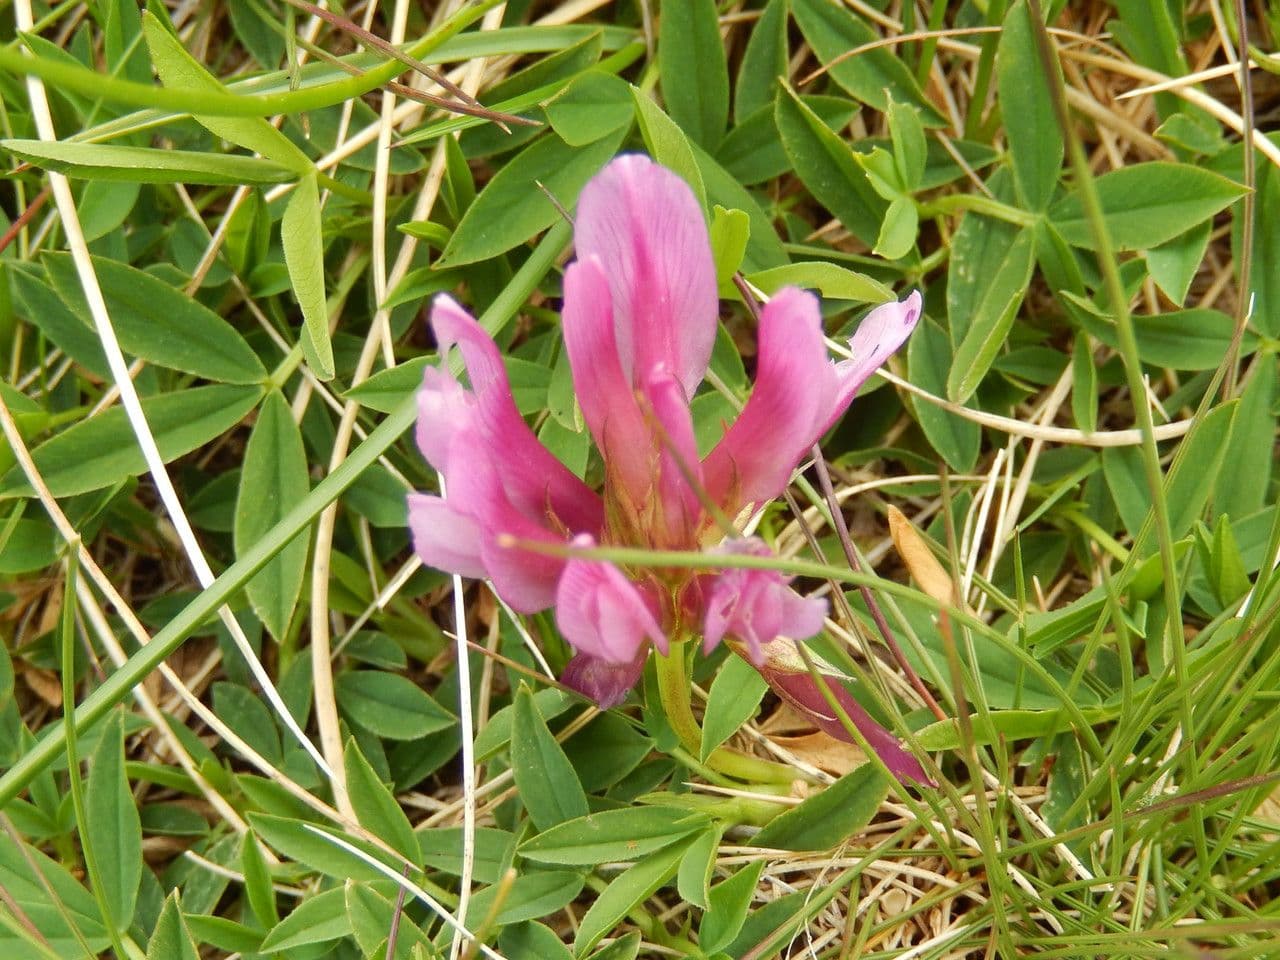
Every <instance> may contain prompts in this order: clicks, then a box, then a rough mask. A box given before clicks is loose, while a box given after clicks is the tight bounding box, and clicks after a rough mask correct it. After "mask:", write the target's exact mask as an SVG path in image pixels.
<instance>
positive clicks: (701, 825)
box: [519, 807, 709, 867]
mask: <svg viewBox="0 0 1280 960" xmlns="http://www.w3.org/2000/svg"><path fill="white" fill-rule="evenodd" d="M708 823H709V821H708V820H707V818H706V817H705V816H702V815H701V814H696V813H693V814H691V813H689V811H687V810H682V809H681V808H679V807H636V808H633V809H623V810H606V811H604V812H603V813H593V814H591V815H589V816H586V817H581V818H579V819H577V820H570V821H569V822H567V823H561V824H559V825H557V826H554V827H552V828H551V829H550V830H547V831H545V832H543V833H540V834H538V835H537V836H536V837H532V838H530V839H529V840H526V841H525V842H524V843H522V844H520V848H519V853H520V856H522V857H524V858H525V859H527V860H536V861H538V862H539V863H558V864H563V865H565V866H571V867H576V866H594V865H595V864H600V863H608V862H610V861H613V860H634V859H635V858H636V857H643V856H645V855H646V854H649V853H652V852H653V851H654V850H661V849H662V848H663V847H665V846H667V845H669V844H672V843H675V842H676V841H677V840H679V839H681V838H682V837H684V836H687V835H688V834H690V833H695V832H697V831H699V830H703V829H706V827H707V826H708Z"/></svg>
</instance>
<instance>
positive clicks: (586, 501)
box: [418, 295, 604, 534]
mask: <svg viewBox="0 0 1280 960" xmlns="http://www.w3.org/2000/svg"><path fill="white" fill-rule="evenodd" d="M431 326H432V329H433V330H434V331H435V335H436V340H437V341H438V343H439V345H440V351H441V353H442V354H444V353H446V352H447V350H448V348H449V347H451V346H453V345H454V344H456V345H457V346H458V348H459V349H460V350H461V351H462V357H463V361H464V363H465V365H466V369H467V374H468V375H469V376H470V378H471V391H470V392H469V393H468V392H466V391H464V390H463V389H462V387H461V386H460V385H459V384H457V382H456V381H455V380H454V379H453V377H452V374H450V373H448V372H447V368H445V367H442V368H440V369H437V370H428V371H427V372H426V373H425V374H424V376H423V390H422V392H421V393H420V394H419V400H418V403H419V425H418V443H419V445H420V447H421V448H422V452H423V455H424V456H426V457H427V459H428V460H430V461H431V462H432V463H433V464H434V465H435V466H436V467H437V468H438V469H441V470H443V471H444V472H445V480H446V481H447V482H449V483H450V484H451V485H455V486H456V485H459V484H462V483H466V482H468V480H467V478H466V477H465V476H458V477H454V476H452V475H451V474H452V469H445V468H446V467H448V468H452V466H453V465H452V463H450V462H449V461H450V455H449V453H448V451H450V450H451V449H452V446H451V444H452V441H453V438H454V437H455V436H457V435H459V434H462V433H467V434H474V435H475V436H477V437H478V438H479V439H480V440H481V442H482V443H483V444H484V445H485V446H486V447H487V448H488V449H489V451H490V453H491V456H492V459H493V462H494V463H495V465H496V466H497V468H498V469H499V470H500V471H501V476H502V485H503V488H504V490H505V492H506V496H507V498H508V499H509V500H510V501H511V503H512V504H513V505H514V506H515V507H516V508H517V509H518V510H520V511H521V512H522V513H523V514H524V515H525V516H528V517H538V518H546V517H547V514H548V511H550V512H551V513H553V514H554V515H555V517H556V519H558V520H559V522H560V523H562V524H563V525H564V526H566V527H568V528H569V530H571V531H573V532H575V533H577V532H588V533H593V534H594V533H598V532H599V530H600V529H601V527H602V526H603V523H604V508H603V505H602V504H601V501H600V498H599V496H597V495H596V494H595V493H594V492H593V491H592V490H591V489H590V488H589V487H587V485H586V484H584V483H583V482H582V481H581V480H579V479H578V478H577V477H575V476H574V475H573V474H572V473H571V472H569V469H568V468H567V467H565V465H564V464H562V463H561V462H560V461H559V460H557V459H556V458H555V456H553V455H552V453H551V451H549V450H548V449H547V448H546V447H544V446H543V445H542V444H541V443H539V442H538V438H537V437H535V436H534V435H533V431H532V430H530V429H529V426H528V424H526V423H525V422H524V419H523V418H522V417H521V416H520V411H519V410H517V409H516V404H515V399H514V397H513V396H512V394H511V384H510V382H509V381H508V379H507V371H506V367H505V366H503V363H502V354H501V353H499V351H498V346H497V344H495V343H494V342H493V338H492V337H490V336H489V334H488V333H486V332H485V330H484V328H483V327H481V326H480V324H478V323H476V321H475V320H473V319H472V318H471V316H470V315H469V314H468V313H467V312H466V311H465V310H463V309H462V308H461V307H460V306H458V304H457V303H455V302H454V301H453V299H452V298H450V297H448V296H444V295H441V296H439V297H436V299H435V302H434V303H433V305H432V308H431ZM441 420H443V422H440V421H441ZM424 421H425V422H424ZM437 461H438V462H437Z"/></svg>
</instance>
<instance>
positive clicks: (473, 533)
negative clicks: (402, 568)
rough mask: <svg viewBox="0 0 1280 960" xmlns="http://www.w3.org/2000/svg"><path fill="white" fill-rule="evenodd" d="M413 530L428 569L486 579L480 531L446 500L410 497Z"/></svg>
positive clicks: (414, 495)
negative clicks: (432, 568) (481, 553)
mask: <svg viewBox="0 0 1280 960" xmlns="http://www.w3.org/2000/svg"><path fill="white" fill-rule="evenodd" d="M409 529H410V530H411V531H412V532H413V549H414V551H415V552H416V553H417V554H418V556H419V557H421V558H422V562H423V563H425V564H426V565H427V566H429V567H436V568H437V569H439V570H447V571H448V572H449V573H456V574H458V575H460V576H463V577H475V578H477V579H478V578H482V577H484V576H485V569H484V565H483V564H482V562H481V560H480V530H479V528H478V527H477V526H476V524H475V522H474V521H473V520H472V519H471V518H470V517H466V516H463V515H462V514H460V513H458V512H457V511H456V510H454V509H453V507H452V506H451V505H450V504H448V503H446V502H445V501H444V500H442V499H440V498H439V497H432V496H427V495H425V494H421V493H411V494H409Z"/></svg>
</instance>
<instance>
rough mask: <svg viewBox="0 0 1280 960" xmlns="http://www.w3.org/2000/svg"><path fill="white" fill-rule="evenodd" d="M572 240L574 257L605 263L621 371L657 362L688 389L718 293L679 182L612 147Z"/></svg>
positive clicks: (709, 338)
mask: <svg viewBox="0 0 1280 960" xmlns="http://www.w3.org/2000/svg"><path fill="white" fill-rule="evenodd" d="M574 243H575V245H576V247H577V251H578V256H579V257H580V258H583V259H585V258H587V257H591V256H596V257H599V258H600V262H601V264H602V266H603V267H604V272H605V276H606V277H607V279H608V283H609V289H610V292H611V298H612V302H613V318H614V324H615V326H616V330H617V342H618V355H619V358H620V360H621V364H622V369H623V371H624V372H625V373H626V375H627V381H628V382H629V383H632V384H636V383H638V382H640V381H641V380H642V378H643V377H644V376H646V375H647V374H648V373H649V372H650V371H651V370H653V369H654V367H656V366H658V365H663V366H665V367H666V368H667V369H668V370H670V371H671V372H672V373H673V374H674V375H675V377H676V379H677V380H678V381H679V382H680V385H681V386H683V387H684V390H685V393H686V394H687V395H689V396H692V395H693V392H694V390H696V389H697V387H698V384H699V383H700V382H701V381H702V377H703V374H705V373H706V369H707V362H708V360H709V359H710V357H711V346H712V344H713V343H714V341H715V336H716V320H717V316H718V312H719V299H718V297H717V294H716V276H715V264H714V262H713V261H712V258H711V242H710V240H709V238H708V236H707V225H706V221H705V220H704V219H703V216H702V209H701V208H700V207H699V205H698V201H697V199H696V198H695V197H694V195H693V191H692V190H690V189H689V186H688V184H686V183H685V182H684V181H683V180H681V179H680V177H678V176H677V175H676V174H674V173H672V172H671V171H670V170H668V169H666V168H665V167H661V166H659V165H658V164H656V163H654V162H653V161H652V160H650V159H649V158H648V157H644V156H640V155H638V154H629V155H626V156H621V157H618V158H617V159H615V160H613V161H612V162H611V163H609V165H608V166H606V167H605V168H604V169H603V170H602V171H601V172H600V173H599V174H597V175H596V176H595V177H593V178H592V179H591V182H590V183H588V184H587V185H586V187H584V188H583V190H582V193H581V195H580V196H579V198H578V210H577V215H576V219H575V228H574Z"/></svg>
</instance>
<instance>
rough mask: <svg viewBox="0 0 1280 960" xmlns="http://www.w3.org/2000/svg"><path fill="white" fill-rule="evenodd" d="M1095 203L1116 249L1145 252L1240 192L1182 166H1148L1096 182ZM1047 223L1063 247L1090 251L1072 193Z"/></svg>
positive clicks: (1089, 236) (1236, 186)
mask: <svg viewBox="0 0 1280 960" xmlns="http://www.w3.org/2000/svg"><path fill="white" fill-rule="evenodd" d="M1097 190H1098V200H1099V202H1100V203H1101V204H1102V212H1103V217H1104V220H1105V222H1106V227H1107V232H1108V233H1109V234H1110V236H1111V242H1112V244H1113V245H1114V246H1115V248H1116V249H1117V250H1149V249H1151V248H1152V247H1158V246H1160V245H1161V244H1162V243H1166V242H1168V241H1169V240H1172V239H1173V238H1174V237H1176V236H1179V235H1180V234H1183V233H1186V232H1187V231H1188V230H1190V229H1191V228H1193V227H1195V226H1198V225H1199V224H1201V223H1203V222H1204V221H1206V220H1208V219H1209V218H1210V217H1212V216H1213V215H1214V214H1216V213H1218V212H1219V211H1221V210H1225V209H1226V208H1227V207H1229V206H1230V205H1231V204H1232V203H1233V202H1234V201H1235V200H1237V199H1239V198H1240V196H1242V195H1243V193H1244V188H1243V187H1242V186H1240V185H1239V184H1238V183H1235V182H1234V181H1232V180H1228V179H1227V178H1226V177H1222V176H1219V175H1218V174H1216V173H1210V172H1209V171H1208V170H1202V169H1200V168H1199V167H1193V166H1191V165H1190V164H1185V163H1168V162H1164V161H1153V162H1151V163H1135V164H1133V165H1132V166H1128V167H1123V168H1121V169H1119V170H1113V171H1112V172H1111V173H1108V174H1104V175H1103V176H1101V177H1099V178H1098V181H1097ZM1049 218H1050V219H1051V220H1052V221H1053V223H1054V225H1055V226H1057V228H1058V229H1059V230H1060V231H1061V232H1062V236H1063V237H1064V238H1065V239H1066V240H1067V242H1068V243H1071V244H1074V245H1075V246H1078V247H1085V248H1087V249H1090V250H1092V249H1093V248H1094V241H1093V233H1092V231H1091V229H1090V227H1089V223H1088V220H1087V218H1086V217H1085V215H1084V208H1083V205H1082V203H1081V200H1080V196H1079V194H1078V193H1077V192H1072V193H1070V194H1068V195H1067V196H1065V197H1063V198H1062V199H1061V200H1059V201H1058V202H1057V203H1055V204H1054V205H1053V206H1052V207H1051V208H1050V210H1049Z"/></svg>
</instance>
